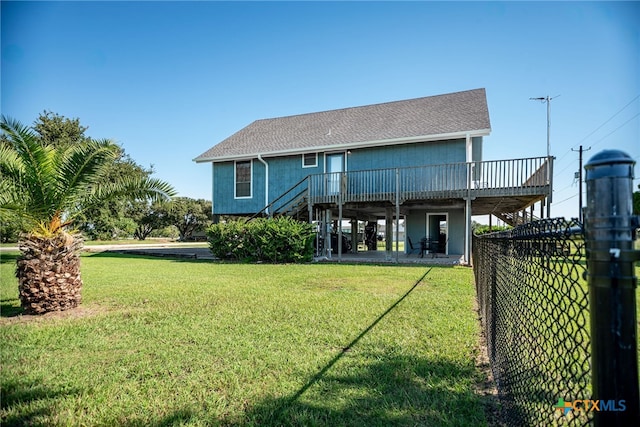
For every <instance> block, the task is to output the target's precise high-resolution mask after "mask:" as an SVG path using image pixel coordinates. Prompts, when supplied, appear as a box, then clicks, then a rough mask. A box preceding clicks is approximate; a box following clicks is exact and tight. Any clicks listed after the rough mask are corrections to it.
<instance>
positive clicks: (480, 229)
mask: <svg viewBox="0 0 640 427" xmlns="http://www.w3.org/2000/svg"><path fill="white" fill-rule="evenodd" d="M512 228H513V227H511V226H510V225H494V226H493V227H491V229H489V226H488V225H478V226H476V227H475V228H474V229H473V234H475V235H476V236H480V235H482V234H487V233H497V232H499V231H506V230H510V229H512Z"/></svg>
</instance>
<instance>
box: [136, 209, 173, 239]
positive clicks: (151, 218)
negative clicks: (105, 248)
mask: <svg viewBox="0 0 640 427" xmlns="http://www.w3.org/2000/svg"><path fill="white" fill-rule="evenodd" d="M170 206H171V203H170V202H169V203H163V202H156V203H151V202H149V201H148V200H142V201H139V202H135V203H132V204H131V205H130V207H129V214H128V216H129V217H130V218H132V219H133V220H134V221H135V222H136V229H135V231H134V233H133V237H135V238H136V239H138V240H145V239H146V238H147V237H149V236H150V235H151V233H153V232H154V231H155V230H159V229H161V228H164V227H167V226H168V225H171V223H170V222H169V221H170V219H169V210H170Z"/></svg>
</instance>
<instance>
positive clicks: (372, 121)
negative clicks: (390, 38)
mask: <svg viewBox="0 0 640 427" xmlns="http://www.w3.org/2000/svg"><path fill="white" fill-rule="evenodd" d="M490 131H491V124H490V122H489V111H488V108H487V98H486V93H485V90H484V89H474V90H468V91H464V92H455V93H449V94H444V95H436V96H428V97H424V98H415V99H408V100H404V101H395V102H386V103H383V104H374V105H365V106H362V107H352V108H343V109H339V110H330V111H322V112H318V113H308V114H300V115H295V116H287V117H277V118H273V119H261V120H256V121H255V122H253V123H251V124H250V125H249V126H247V127H245V128H243V129H241V130H239V131H238V132H236V133H234V134H233V135H231V136H230V137H228V138H227V139H225V140H224V141H222V142H220V143H219V144H217V145H215V146H213V147H212V148H211V149H209V150H208V151H206V152H204V153H203V154H201V155H200V156H198V157H196V158H195V159H194V161H196V162H215V161H224V160H233V159H241V158H245V159H246V158H251V157H257V156H258V155H264V156H275V155H286V154H300V153H305V152H306V153H308V152H315V151H325V150H331V149H341V148H345V149H346V148H358V147H367V146H375V145H388V144H399V143H409V142H418V141H434V140H443V139H455V138H464V137H465V136H466V135H467V134H471V135H472V136H481V135H488V134H489V132H490Z"/></svg>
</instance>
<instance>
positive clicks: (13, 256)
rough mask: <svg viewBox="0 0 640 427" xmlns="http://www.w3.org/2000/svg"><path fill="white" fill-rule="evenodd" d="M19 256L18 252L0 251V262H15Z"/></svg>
mask: <svg viewBox="0 0 640 427" xmlns="http://www.w3.org/2000/svg"><path fill="white" fill-rule="evenodd" d="M19 256H20V253H19V252H2V253H0V264H15V263H16V260H17V259H18V257H19Z"/></svg>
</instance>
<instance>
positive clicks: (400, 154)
mask: <svg viewBox="0 0 640 427" xmlns="http://www.w3.org/2000/svg"><path fill="white" fill-rule="evenodd" d="M465 145H466V141H465V140H464V139H456V140H451V141H436V142H419V143H414V144H402V145H392V146H386V147H374V148H362V149H358V150H352V151H351V154H350V155H349V156H348V158H347V170H350V171H354V170H366V169H384V168H395V167H409V166H422V165H435V164H442V163H458V162H464V161H465V160H466V158H465V157H466V149H465Z"/></svg>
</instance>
